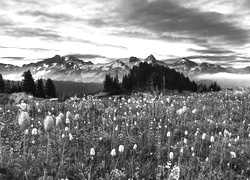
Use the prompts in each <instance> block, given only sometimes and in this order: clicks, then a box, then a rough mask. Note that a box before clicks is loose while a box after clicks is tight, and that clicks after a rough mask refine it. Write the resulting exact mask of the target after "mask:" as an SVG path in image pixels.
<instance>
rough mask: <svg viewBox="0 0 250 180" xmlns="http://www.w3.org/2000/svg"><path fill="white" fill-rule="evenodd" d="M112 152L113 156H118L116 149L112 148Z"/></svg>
mask: <svg viewBox="0 0 250 180" xmlns="http://www.w3.org/2000/svg"><path fill="white" fill-rule="evenodd" d="M110 154H111V156H113V157H114V156H116V152H115V149H112V151H111V153H110Z"/></svg>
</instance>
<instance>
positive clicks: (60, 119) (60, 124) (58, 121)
mask: <svg viewBox="0 0 250 180" xmlns="http://www.w3.org/2000/svg"><path fill="white" fill-rule="evenodd" d="M62 126H63V123H62V118H61V116H59V115H58V116H57V117H56V127H58V128H61V127H62Z"/></svg>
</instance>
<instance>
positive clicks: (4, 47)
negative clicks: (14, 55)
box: [0, 46, 59, 52]
mask: <svg viewBox="0 0 250 180" xmlns="http://www.w3.org/2000/svg"><path fill="white" fill-rule="evenodd" d="M0 48H2V49H22V50H32V51H35V52H42V51H59V50H57V49H46V48H23V47H8V46H0Z"/></svg>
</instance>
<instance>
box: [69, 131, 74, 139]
mask: <svg viewBox="0 0 250 180" xmlns="http://www.w3.org/2000/svg"><path fill="white" fill-rule="evenodd" d="M69 140H70V141H72V140H73V136H72V134H71V133H69Z"/></svg>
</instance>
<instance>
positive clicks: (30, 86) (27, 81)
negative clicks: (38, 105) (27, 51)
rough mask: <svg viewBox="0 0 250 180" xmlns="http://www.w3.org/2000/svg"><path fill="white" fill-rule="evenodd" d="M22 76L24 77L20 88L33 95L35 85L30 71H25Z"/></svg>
mask: <svg viewBox="0 0 250 180" xmlns="http://www.w3.org/2000/svg"><path fill="white" fill-rule="evenodd" d="M22 76H23V77H24V79H23V87H22V89H23V91H24V92H26V93H31V94H33V95H35V93H36V85H35V81H34V79H33V77H32V74H31V72H30V70H28V71H25V72H24V73H23V75H22Z"/></svg>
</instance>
